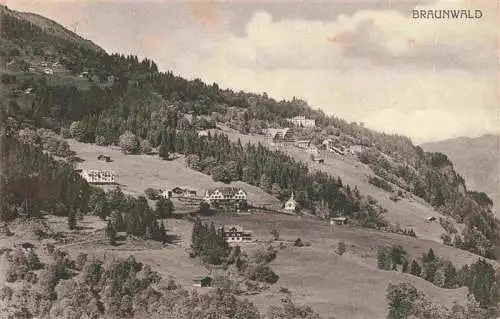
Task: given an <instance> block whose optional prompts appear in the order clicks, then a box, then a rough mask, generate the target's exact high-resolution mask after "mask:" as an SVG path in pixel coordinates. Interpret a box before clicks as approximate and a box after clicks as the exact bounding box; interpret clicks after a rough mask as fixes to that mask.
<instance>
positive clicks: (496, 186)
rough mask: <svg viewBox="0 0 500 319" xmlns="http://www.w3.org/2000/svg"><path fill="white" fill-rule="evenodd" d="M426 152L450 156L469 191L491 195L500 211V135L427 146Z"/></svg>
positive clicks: (423, 146)
mask: <svg viewBox="0 0 500 319" xmlns="http://www.w3.org/2000/svg"><path fill="white" fill-rule="evenodd" d="M422 148H423V149H424V150H426V151H431V152H441V153H444V154H446V155H447V156H448V157H449V158H450V159H451V160H452V162H453V164H454V165H455V168H456V170H457V171H458V172H459V173H460V174H461V175H462V176H463V177H464V178H465V180H466V182H467V186H468V188H469V189H474V190H478V191H482V192H485V193H487V194H488V195H490V196H491V197H492V199H493V201H494V202H495V205H496V207H497V209H496V210H497V211H498V207H499V206H498V205H499V204H500V136H498V135H484V136H481V137H478V138H468V137H459V138H455V139H450V140H446V141H441V142H435V143H427V144H423V145H422Z"/></svg>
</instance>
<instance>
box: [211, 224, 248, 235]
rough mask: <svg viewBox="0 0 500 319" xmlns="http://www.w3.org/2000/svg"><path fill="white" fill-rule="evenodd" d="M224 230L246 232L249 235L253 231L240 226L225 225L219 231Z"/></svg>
mask: <svg viewBox="0 0 500 319" xmlns="http://www.w3.org/2000/svg"><path fill="white" fill-rule="evenodd" d="M222 228H224V231H226V232H228V231H237V232H240V233H241V232H244V233H248V234H251V233H252V231H251V230H244V229H243V227H241V226H240V225H223V226H220V227H219V228H218V229H219V230H221V229H222Z"/></svg>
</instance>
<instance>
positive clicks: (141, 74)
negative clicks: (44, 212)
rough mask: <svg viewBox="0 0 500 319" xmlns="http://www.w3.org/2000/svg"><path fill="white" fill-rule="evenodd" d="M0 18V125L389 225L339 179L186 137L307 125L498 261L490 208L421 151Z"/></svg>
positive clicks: (219, 140)
mask: <svg viewBox="0 0 500 319" xmlns="http://www.w3.org/2000/svg"><path fill="white" fill-rule="evenodd" d="M2 12H3V13H2V30H1V32H2V42H3V43H4V44H5V45H4V46H2V56H3V57H5V62H6V64H10V65H9V66H8V67H7V68H8V70H7V72H5V73H4V74H3V75H2V82H3V84H4V87H5V88H6V90H4V91H6V92H4V94H5V96H6V97H7V98H6V99H4V100H3V101H2V102H3V104H4V106H3V107H2V112H3V116H2V118H4V119H7V118H11V119H14V120H16V121H18V122H20V123H24V124H23V125H25V124H28V125H32V126H34V127H43V128H46V129H50V130H54V131H58V132H61V133H62V135H65V134H68V131H69V130H71V132H69V133H70V134H71V136H73V137H75V138H76V139H78V140H80V141H84V142H96V143H98V144H100V145H109V144H118V142H119V138H120V136H121V135H122V134H123V133H125V132H127V131H130V132H132V133H133V136H134V138H135V137H136V138H137V139H138V140H140V141H147V143H149V144H150V145H151V146H152V147H160V151H161V152H163V155H162V157H164V158H168V154H169V153H174V152H176V153H182V154H186V155H196V156H195V157H193V156H192V157H191V159H194V164H193V163H191V164H190V165H192V166H194V167H196V168H197V169H199V170H202V171H204V172H206V173H209V174H211V175H212V176H213V177H214V179H218V180H222V181H230V180H243V181H245V182H248V183H250V184H255V185H259V186H260V187H261V188H264V189H266V191H269V192H271V191H274V193H276V195H277V196H278V197H279V198H284V197H286V196H287V195H288V194H289V193H290V192H291V191H295V192H296V193H297V200H298V203H299V204H300V206H301V207H303V208H307V209H310V210H312V211H313V212H314V213H316V214H317V215H322V216H328V215H330V216H336V215H338V214H343V215H346V216H349V217H352V218H353V219H354V220H356V221H358V223H359V224H360V225H363V226H368V227H374V228H381V227H387V226H388V224H387V221H385V220H384V218H383V209H382V208H381V207H380V206H378V205H376V203H375V202H374V201H373V199H371V198H370V197H364V196H361V194H359V192H358V191H357V190H356V189H351V188H350V187H349V186H348V185H343V183H342V181H341V180H340V179H338V178H333V177H330V176H328V175H327V174H323V173H311V172H309V170H308V168H307V165H305V164H303V163H300V162H296V161H295V160H293V159H292V158H290V157H289V156H285V155H281V154H280V153H277V152H271V151H269V150H267V149H265V148H264V147H261V146H259V147H257V148H256V147H253V146H250V145H248V146H242V145H238V143H236V144H234V143H230V142H229V141H228V139H227V138H225V137H224V136H216V137H213V138H209V139H203V138H200V137H198V136H197V134H196V130H199V129H206V128H214V127H215V123H216V121H217V122H223V123H226V124H227V125H229V126H231V127H233V128H236V129H237V130H239V131H240V132H242V133H245V134H247V133H261V132H262V129H265V128H267V127H271V126H276V125H284V124H285V123H286V120H285V119H286V118H289V117H293V116H296V115H305V116H307V117H309V118H312V119H315V120H316V123H317V126H318V127H317V128H316V129H313V130H307V129H303V130H302V131H303V132H302V134H303V135H307V136H309V137H314V140H315V141H316V142H317V141H320V140H321V138H322V137H329V136H330V137H335V138H336V142H335V143H336V144H337V146H343V147H349V146H353V145H356V146H360V147H362V148H363V151H362V152H361V154H360V160H361V161H362V162H363V163H365V164H367V165H369V166H370V167H371V168H372V169H373V171H374V172H375V174H376V175H378V177H379V178H378V179H379V180H382V181H385V182H386V183H389V184H392V186H391V185H389V186H390V187H391V189H393V190H394V191H397V190H400V191H405V192H409V193H412V194H414V195H416V196H419V197H421V198H423V199H424V200H426V201H427V202H428V203H430V204H432V205H433V206H434V207H436V208H438V209H439V210H440V211H442V212H443V213H445V214H447V215H450V216H451V217H453V218H455V219H456V220H457V221H458V222H460V223H464V224H465V225H466V226H467V227H466V228H465V230H464V231H463V232H462V233H461V234H458V233H456V231H450V234H448V235H447V236H448V237H447V238H446V243H447V244H450V245H455V246H456V247H459V248H463V249H466V250H469V251H471V252H474V253H477V254H480V255H483V256H486V257H492V258H496V257H497V244H498V237H499V231H498V229H499V228H498V223H497V221H496V220H495V218H494V216H493V214H492V213H491V205H492V202H491V200H490V199H489V198H488V197H487V196H486V195H485V194H484V193H478V192H474V191H469V190H467V188H466V186H465V183H464V180H463V178H461V177H460V176H459V175H458V174H457V173H456V172H455V171H454V168H453V165H452V163H451V162H450V161H449V160H448V158H447V157H446V156H445V155H443V154H440V153H426V152H424V151H423V150H422V149H421V148H420V147H418V146H414V145H413V144H412V142H411V140H410V139H409V138H406V137H403V136H397V135H388V134H383V133H378V132H375V131H372V130H369V129H367V128H364V127H363V126H361V125H358V124H357V123H347V122H346V121H344V120H341V119H338V118H335V117H328V116H326V115H325V114H324V113H323V112H321V111H319V110H314V109H312V108H311V107H309V106H308V105H307V103H306V102H304V101H301V100H298V99H295V98H294V99H293V100H292V101H276V100H274V99H272V98H269V97H267V95H266V94H263V95H259V94H251V93H244V92H234V91H232V90H222V89H220V88H219V87H218V86H217V84H215V83H214V84H212V85H206V84H204V83H203V82H202V81H200V80H193V81H187V80H185V79H183V78H181V77H178V76H174V75H173V74H172V73H171V72H167V73H162V72H158V68H157V66H156V64H155V63H154V62H153V61H151V60H148V59H145V60H143V61H139V60H138V59H137V57H135V56H122V55H118V54H113V55H108V54H107V53H105V52H104V51H101V50H93V49H89V48H88V46H87V45H83V44H82V42H81V41H77V42H75V41H73V39H72V38H68V37H59V36H57V34H56V33H50V32H48V31H47V30H46V29H44V28H41V27H40V26H38V25H37V24H34V23H33V22H32V21H31V20H27V19H22V16H20V15H19V14H18V13H15V12H13V11H10V10H8V9H5V8H4V9H3V10H2ZM28 42H29V45H27V43H28ZM38 61H49V62H51V63H54V62H58V64H60V65H62V66H63V69H61V71H60V72H56V74H53V75H50V76H46V74H40V72H36V71H33V70H32V69H31V71H30V65H33V63H34V62H38ZM82 72H83V73H84V75H85V77H83V80H82V74H81V73H82ZM79 74H80V76H78V75H79ZM61 80H66V81H64V82H61ZM58 81H59V82H58ZM26 89H31V90H32V91H31V94H21V95H19V90H26ZM16 90H17V91H16ZM184 114H192V115H193V117H194V120H193V121H191V122H190V121H188V120H187V119H186V118H185V117H184ZM297 130H298V131H300V128H299V129H297ZM135 148H136V149H132V151H136V150H138V149H139V144H138V143H137V147H135ZM318 207H321V209H319V208H318Z"/></svg>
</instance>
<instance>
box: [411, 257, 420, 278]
mask: <svg viewBox="0 0 500 319" xmlns="http://www.w3.org/2000/svg"><path fill="white" fill-rule="evenodd" d="M410 274H412V275H414V276H418V277H420V275H421V274H422V268H421V267H420V265H419V264H418V262H417V261H416V260H413V261H412V262H411V266H410Z"/></svg>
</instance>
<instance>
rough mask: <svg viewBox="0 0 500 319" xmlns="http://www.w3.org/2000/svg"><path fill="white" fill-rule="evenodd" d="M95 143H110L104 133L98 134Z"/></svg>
mask: <svg viewBox="0 0 500 319" xmlns="http://www.w3.org/2000/svg"><path fill="white" fill-rule="evenodd" d="M95 143H96V144H97V145H100V146H106V145H107V144H108V143H107V142H106V138H105V137H104V136H102V135H97V136H96V137H95Z"/></svg>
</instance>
